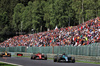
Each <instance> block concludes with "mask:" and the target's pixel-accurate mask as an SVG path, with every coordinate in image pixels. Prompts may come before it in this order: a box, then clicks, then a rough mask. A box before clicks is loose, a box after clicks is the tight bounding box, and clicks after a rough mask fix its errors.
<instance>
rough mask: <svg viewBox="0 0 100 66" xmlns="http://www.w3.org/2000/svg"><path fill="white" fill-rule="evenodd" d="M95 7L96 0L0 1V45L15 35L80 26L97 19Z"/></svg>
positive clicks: (99, 0)
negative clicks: (17, 33) (56, 27)
mask: <svg viewBox="0 0 100 66" xmlns="http://www.w3.org/2000/svg"><path fill="white" fill-rule="evenodd" d="M99 3H100V0H0V35H1V36H0V38H1V39H0V41H3V40H4V39H5V38H7V37H8V36H9V37H11V36H13V34H12V33H14V34H15V32H21V31H24V32H26V33H30V32H31V29H34V30H35V31H36V32H40V31H46V30H47V29H48V28H49V29H50V30H52V29H54V28H55V26H58V27H59V28H61V27H67V26H73V25H78V24H81V23H82V22H84V21H87V20H89V19H92V18H95V17H97V16H100V4H99ZM4 35H8V36H7V37H4Z"/></svg>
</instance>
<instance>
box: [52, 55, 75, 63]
mask: <svg viewBox="0 0 100 66" xmlns="http://www.w3.org/2000/svg"><path fill="white" fill-rule="evenodd" d="M66 57H67V59H68V61H66V59H65V58H63V56H62V55H56V56H54V58H53V59H54V62H71V63H75V57H71V56H66Z"/></svg>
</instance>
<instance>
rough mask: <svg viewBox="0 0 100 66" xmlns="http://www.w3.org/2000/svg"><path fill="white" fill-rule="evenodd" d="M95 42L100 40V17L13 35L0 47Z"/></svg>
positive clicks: (73, 44)
mask: <svg viewBox="0 0 100 66" xmlns="http://www.w3.org/2000/svg"><path fill="white" fill-rule="evenodd" d="M96 42H100V17H97V18H95V19H91V20H89V21H86V22H84V23H82V24H80V25H78V26H70V27H65V28H60V29H59V28H56V29H54V30H49V31H45V32H40V33H35V34H28V35H19V36H14V37H13V38H9V39H8V40H6V41H4V42H2V43H0V47H16V46H28V47H33V46H34V47H41V46H44V47H45V46H65V45H72V46H82V45H88V44H91V43H96Z"/></svg>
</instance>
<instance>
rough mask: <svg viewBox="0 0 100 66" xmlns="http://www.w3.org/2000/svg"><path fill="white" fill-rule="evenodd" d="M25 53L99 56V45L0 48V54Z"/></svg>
mask: <svg viewBox="0 0 100 66" xmlns="http://www.w3.org/2000/svg"><path fill="white" fill-rule="evenodd" d="M4 51H8V52H27V53H34V54H35V53H38V52H40V53H45V54H62V53H66V54H68V55H84V56H100V43H94V44H90V45H84V46H55V47H50V46H48V47H23V46H19V47H7V48H0V52H4Z"/></svg>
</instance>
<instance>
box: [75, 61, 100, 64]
mask: <svg viewBox="0 0 100 66" xmlns="http://www.w3.org/2000/svg"><path fill="white" fill-rule="evenodd" d="M76 62H81V63H90V64H100V62H90V61H76Z"/></svg>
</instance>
